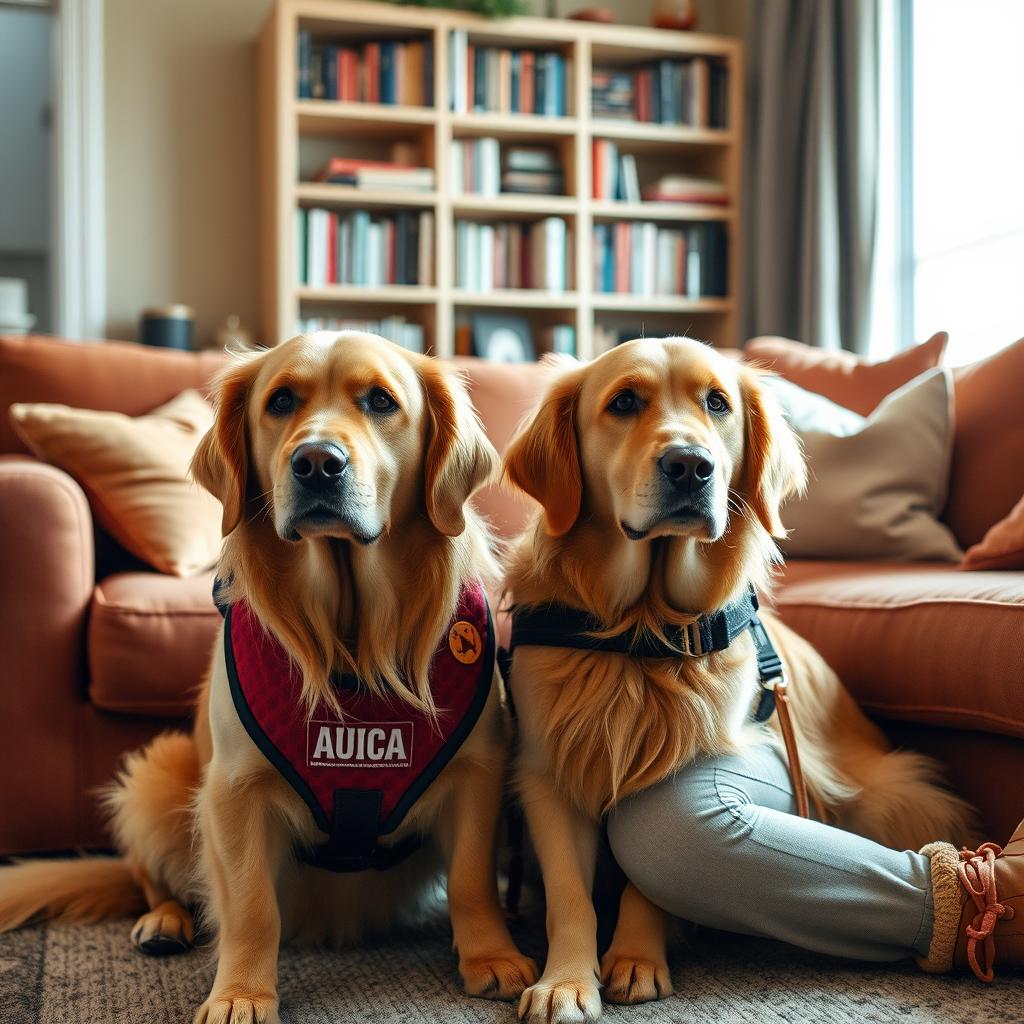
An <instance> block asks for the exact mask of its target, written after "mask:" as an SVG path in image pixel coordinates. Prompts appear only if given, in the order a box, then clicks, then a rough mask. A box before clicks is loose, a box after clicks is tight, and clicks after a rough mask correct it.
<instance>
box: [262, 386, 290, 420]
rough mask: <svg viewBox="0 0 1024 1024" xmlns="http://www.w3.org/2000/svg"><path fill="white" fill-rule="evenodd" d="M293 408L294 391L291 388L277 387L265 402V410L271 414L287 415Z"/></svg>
mask: <svg viewBox="0 0 1024 1024" xmlns="http://www.w3.org/2000/svg"><path fill="white" fill-rule="evenodd" d="M294 408H295V392H293V391H292V390H291V388H278V389H277V390H276V391H275V392H274V393H273V394H272V395H271V396H270V400H269V401H268V402H267V412H269V413H270V414H271V415H272V416H287V415H288V413H290V412H291V411H292V410H293V409H294Z"/></svg>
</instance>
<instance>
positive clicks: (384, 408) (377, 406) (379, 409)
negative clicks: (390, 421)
mask: <svg viewBox="0 0 1024 1024" xmlns="http://www.w3.org/2000/svg"><path fill="white" fill-rule="evenodd" d="M366 405H367V408H369V410H370V411H371V412H375V413H379V414H382V415H383V414H385V413H389V412H394V411H395V410H396V409H397V408H398V403H397V402H396V401H395V400H394V399H393V398H392V397H391V395H389V394H388V392H387V391H385V390H384V389H383V388H374V389H373V390H372V391H371V392H370V393H369V394H368V395H367V396H366Z"/></svg>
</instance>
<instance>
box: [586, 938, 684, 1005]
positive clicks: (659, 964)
mask: <svg viewBox="0 0 1024 1024" xmlns="http://www.w3.org/2000/svg"><path fill="white" fill-rule="evenodd" d="M601 984H602V985H603V986H604V997H605V999H607V1000H608V1002H610V1003H649V1002H651V1000H653V999H664V998H665V996H670V995H672V978H671V976H670V975H669V972H668V964H667V963H666V962H665V960H664V959H658V960H650V959H647V958H646V957H639V956H628V955H627V954H625V953H616V952H614V951H613V950H608V952H607V953H605V955H604V957H603V958H602V960H601Z"/></svg>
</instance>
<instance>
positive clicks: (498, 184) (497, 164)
mask: <svg viewBox="0 0 1024 1024" xmlns="http://www.w3.org/2000/svg"><path fill="white" fill-rule="evenodd" d="M448 167H449V172H450V180H449V187H450V189H451V192H452V195H480V196H496V195H498V194H499V193H501V192H513V193H521V194H526V195H535V196H536V195H543V196H555V195H561V194H562V193H563V190H564V187H565V178H564V175H563V173H562V167H561V164H560V163H559V162H558V157H557V155H556V154H555V151H554V150H553V149H552V148H551V147H550V146H506V147H505V148H504V149H502V147H501V144H500V143H499V142H498V140H497V139H492V138H481V139H453V140H452V143H451V150H450V153H449V160H448Z"/></svg>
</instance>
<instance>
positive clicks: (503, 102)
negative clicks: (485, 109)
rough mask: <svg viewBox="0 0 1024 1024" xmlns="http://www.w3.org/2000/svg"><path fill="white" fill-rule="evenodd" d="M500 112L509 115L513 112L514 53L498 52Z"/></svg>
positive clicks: (509, 51)
mask: <svg viewBox="0 0 1024 1024" xmlns="http://www.w3.org/2000/svg"><path fill="white" fill-rule="evenodd" d="M497 86H498V111H499V112H500V113H502V114H507V113H509V112H510V111H511V110H512V51H511V50H499V51H498V83H497Z"/></svg>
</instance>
